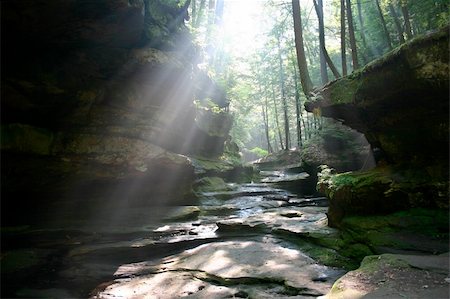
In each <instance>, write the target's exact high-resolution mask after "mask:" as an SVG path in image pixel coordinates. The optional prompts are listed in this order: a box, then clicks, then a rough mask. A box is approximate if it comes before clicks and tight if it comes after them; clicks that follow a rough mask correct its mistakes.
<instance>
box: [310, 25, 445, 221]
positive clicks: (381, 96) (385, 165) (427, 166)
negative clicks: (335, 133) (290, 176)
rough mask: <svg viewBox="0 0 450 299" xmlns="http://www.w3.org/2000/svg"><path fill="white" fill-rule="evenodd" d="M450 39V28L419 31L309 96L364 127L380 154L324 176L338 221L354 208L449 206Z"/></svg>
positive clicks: (346, 120)
mask: <svg viewBox="0 0 450 299" xmlns="http://www.w3.org/2000/svg"><path fill="white" fill-rule="evenodd" d="M448 45H449V33H448V28H444V29H443V30H441V31H438V32H435V33H432V34H428V35H426V36H423V37H418V38H416V39H414V40H412V41H410V42H408V43H406V44H404V45H402V46H401V47H399V48H397V49H395V50H393V51H392V52H390V53H388V54H387V55H386V56H384V57H382V58H380V59H378V60H376V61H374V62H372V63H370V64H369V65H367V66H366V67H364V68H363V69H362V70H359V71H356V72H354V73H353V74H352V75H349V76H347V77H343V78H340V79H338V80H336V81H333V82H331V83H329V84H328V85H326V86H324V87H323V88H322V89H321V90H320V91H319V92H318V93H317V94H316V96H315V97H314V99H313V100H312V101H311V102H308V103H306V105H305V106H306V109H307V110H308V111H312V110H313V109H317V108H320V109H321V111H322V115H324V116H326V117H332V118H335V119H338V120H341V121H342V122H343V123H344V124H346V125H348V126H350V127H352V128H354V129H357V130H359V131H360V132H362V133H364V134H365V136H366V137H367V139H368V141H369V143H370V144H371V147H372V149H373V151H374V155H375V157H376V159H377V161H378V167H377V169H376V170H375V171H374V172H371V173H354V174H352V173H349V174H340V175H338V176H335V177H330V176H327V175H325V176H324V179H323V180H322V182H319V188H321V189H322V191H324V192H325V193H327V194H328V196H329V197H330V199H331V201H330V210H329V219H330V224H331V225H334V226H337V225H339V223H340V221H341V220H342V218H343V217H345V216H346V215H352V214H356V215H360V214H374V213H375V214H376V213H386V212H392V211H396V210H399V209H405V208H409V207H428V208H437V207H440V208H446V207H448V164H449V159H448V144H449V137H448V136H449V134H448V133H449V128H448V117H449V114H448V112H449V101H448V90H449V67H448V62H449V57H448ZM325 177H326V178H325ZM369 180H370V182H369ZM366 195H369V196H366Z"/></svg>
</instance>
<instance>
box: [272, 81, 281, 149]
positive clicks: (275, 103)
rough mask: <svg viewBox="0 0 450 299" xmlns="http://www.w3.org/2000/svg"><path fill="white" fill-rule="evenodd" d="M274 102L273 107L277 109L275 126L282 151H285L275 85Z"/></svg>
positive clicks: (273, 91) (273, 89)
mask: <svg viewBox="0 0 450 299" xmlns="http://www.w3.org/2000/svg"><path fill="white" fill-rule="evenodd" d="M272 100H273V106H274V108H275V124H276V125H277V131H278V139H279V140H280V146H281V149H284V144H283V137H282V135H281V129H280V120H279V119H278V107H277V100H276V98H275V88H274V86H273V83H272Z"/></svg>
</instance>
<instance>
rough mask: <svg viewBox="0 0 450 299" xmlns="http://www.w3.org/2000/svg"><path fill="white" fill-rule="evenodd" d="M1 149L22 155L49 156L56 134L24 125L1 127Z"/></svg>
mask: <svg viewBox="0 0 450 299" xmlns="http://www.w3.org/2000/svg"><path fill="white" fill-rule="evenodd" d="M0 134H1V149H2V150H7V151H15V152H21V153H29V154H38V155H49V154H50V153H51V149H52V142H53V139H54V134H53V133H52V132H50V131H48V130H46V129H42V128H37V127H33V126H29V125H24V124H9V125H3V126H1V133H0Z"/></svg>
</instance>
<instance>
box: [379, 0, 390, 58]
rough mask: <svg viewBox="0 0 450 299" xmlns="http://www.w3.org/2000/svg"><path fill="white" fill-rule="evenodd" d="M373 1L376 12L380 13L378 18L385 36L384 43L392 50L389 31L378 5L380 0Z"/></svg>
mask: <svg viewBox="0 0 450 299" xmlns="http://www.w3.org/2000/svg"><path fill="white" fill-rule="evenodd" d="M375 3H376V4H377V8H378V14H379V15H380V20H381V25H383V30H384V36H385V37H386V44H387V46H388V48H389V50H392V41H391V37H390V35H389V31H388V29H387V26H386V21H385V20H384V16H383V11H382V10H381V7H380V0H375Z"/></svg>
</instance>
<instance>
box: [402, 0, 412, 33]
mask: <svg viewBox="0 0 450 299" xmlns="http://www.w3.org/2000/svg"><path fill="white" fill-rule="evenodd" d="M401 6H402V14H403V19H404V20H405V33H406V36H407V37H408V39H411V38H412V37H413V35H412V31H411V22H410V21H409V11H408V1H407V0H404V1H402V3H401Z"/></svg>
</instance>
